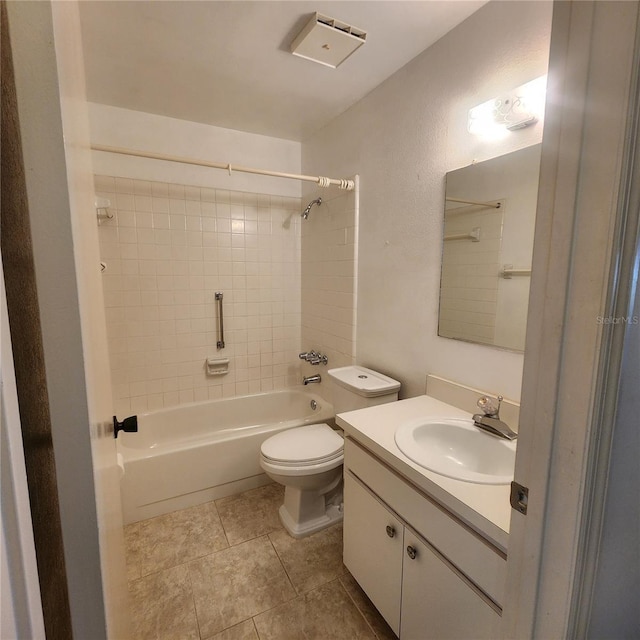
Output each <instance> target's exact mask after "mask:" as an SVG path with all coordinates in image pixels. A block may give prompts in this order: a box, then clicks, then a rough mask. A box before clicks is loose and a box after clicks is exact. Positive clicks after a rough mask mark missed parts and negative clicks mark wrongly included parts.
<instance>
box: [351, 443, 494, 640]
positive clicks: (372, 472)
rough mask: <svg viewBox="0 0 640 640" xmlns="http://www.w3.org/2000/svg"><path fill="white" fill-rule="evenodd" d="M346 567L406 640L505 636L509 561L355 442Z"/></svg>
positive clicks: (490, 639)
mask: <svg viewBox="0 0 640 640" xmlns="http://www.w3.org/2000/svg"><path fill="white" fill-rule="evenodd" d="M344 503H345V515H344V563H345V565H346V566H347V568H348V569H349V571H350V572H351V573H352V574H353V576H354V577H355V578H356V580H357V581H358V583H359V584H360V586H361V587H362V588H363V589H364V590H365V592H366V593H367V595H368V596H369V598H370V599H371V600H372V602H373V603H374V605H375V606H376V608H377V609H378V610H379V611H380V613H381V614H382V615H383V617H384V618H385V619H386V620H387V622H388V623H389V625H390V626H391V628H392V629H393V631H394V632H395V633H396V634H397V635H398V636H399V637H400V638H401V640H429V639H433V640H448V639H451V640H453V639H460V640H468V639H469V638H474V640H481V639H483V638H486V639H488V640H493V639H495V638H497V637H499V636H500V622H501V609H500V603H501V602H502V598H503V589H504V579H505V568H506V567H505V564H506V563H505V560H506V557H505V555H504V554H503V553H501V552H500V551H499V550H498V549H496V548H494V547H492V545H491V544H490V543H488V542H487V541H486V540H484V539H482V538H481V537H480V536H479V535H478V534H476V533H475V532H473V531H471V530H469V529H468V528H466V527H465V526H464V525H463V524H462V523H461V522H460V521H458V520H457V519H455V518H454V517H453V516H452V515H451V514H449V513H448V512H447V511H446V510H444V509H443V508H441V507H440V506H439V505H437V504H436V503H434V502H433V501H432V500H430V499H429V498H428V497H427V496H426V495H425V494H424V493H422V492H420V491H418V490H417V489H415V488H414V487H413V486H412V485H411V484H410V483H408V482H406V481H405V480H404V479H403V478H402V477H400V476H399V475H398V474H397V473H395V472H394V471H393V470H392V469H390V468H389V467H388V466H386V465H385V464H384V463H383V462H381V461H380V460H378V459H377V458H376V457H375V456H373V455H372V454H371V453H370V452H368V451H367V450H366V449H365V448H363V447H361V446H360V445H359V444H358V443H356V442H355V441H354V440H352V439H351V438H347V439H346V440H345V489H344Z"/></svg>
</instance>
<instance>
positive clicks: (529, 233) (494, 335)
mask: <svg viewBox="0 0 640 640" xmlns="http://www.w3.org/2000/svg"><path fill="white" fill-rule="evenodd" d="M539 167H540V145H539V144H537V145H533V146H531V147H527V148H525V149H520V150H518V151H514V152H512V153H508V154H506V155H503V156H499V157H497V158H492V159H491V160H486V161H484V162H478V163H476V164H472V165H470V166H468V167H463V168H462V169H457V170H455V171H451V172H449V173H447V180H446V191H445V208H444V238H443V251H442V277H441V281H440V315H439V322H438V335H440V336H443V337H446V338H456V339H458V340H465V341H467V342H476V343H480V344H487V345H493V346H496V347H500V348H503V349H510V350H513V351H524V338H525V331H526V324H527V306H528V301H529V284H530V280H531V257H532V253H533V233H534V227H535V215H536V205H537V199H538V176H539Z"/></svg>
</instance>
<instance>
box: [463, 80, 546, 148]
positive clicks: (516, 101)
mask: <svg viewBox="0 0 640 640" xmlns="http://www.w3.org/2000/svg"><path fill="white" fill-rule="evenodd" d="M546 89H547V76H546V75H544V76H541V77H539V78H536V79H535V80H532V81H531V82H527V83H526V84H523V85H522V86H520V87H518V88H517V89H515V90H513V91H511V92H510V93H508V94H506V95H503V96H500V97H498V98H492V99H491V100H488V101H487V102H483V103H482V104H479V105H478V106H477V107H473V109H470V110H469V120H468V129H469V133H473V134H475V135H478V136H482V137H483V138H492V139H498V138H502V137H504V136H505V135H507V132H508V131H516V130H518V129H524V128H525V127H528V126H530V125H532V124H535V123H536V122H538V120H540V119H541V118H542V117H543V116H544V101H545V96H546Z"/></svg>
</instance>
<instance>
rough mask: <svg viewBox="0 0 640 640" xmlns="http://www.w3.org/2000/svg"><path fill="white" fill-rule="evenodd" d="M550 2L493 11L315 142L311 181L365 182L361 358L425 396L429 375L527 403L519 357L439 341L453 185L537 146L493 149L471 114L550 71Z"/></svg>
mask: <svg viewBox="0 0 640 640" xmlns="http://www.w3.org/2000/svg"><path fill="white" fill-rule="evenodd" d="M550 27H551V3H547V2H490V3H489V4H487V5H485V6H484V7H483V8H481V9H480V10H479V11H478V12H476V13H475V14H474V15H472V16H471V17H470V18H469V19H467V20H466V21H465V22H464V23H462V24H461V25H459V26H458V27H456V28H455V29H454V30H452V31H451V32H450V33H448V34H447V35H446V36H444V37H443V38H442V39H441V40H440V41H438V42H437V43H436V44H434V45H433V46H432V47H430V48H429V49H427V50H426V51H425V52H423V53H422V54H421V55H419V56H418V57H417V58H415V59H414V60H412V61H411V62H410V63H409V64H407V65H406V66H405V67H403V68H402V69H400V70H399V71H398V72H397V73H395V74H394V75H393V76H392V77H391V78H389V79H388V80H387V81H386V82H384V83H383V84H382V85H380V86H379V87H378V88H376V89H375V90H374V91H372V92H371V93H370V94H369V95H368V96H366V97H365V98H364V99H363V100H361V101H360V102H359V103H357V104H356V105H354V106H353V107H352V108H351V109H349V110H348V111H346V112H345V113H344V114H342V115H341V116H340V117H338V118H336V119H335V120H334V121H332V122H331V123H329V124H328V125H327V126H326V127H325V128H323V129H322V130H321V131H319V132H318V133H317V134H316V135H314V136H312V137H311V138H309V139H308V140H305V141H304V143H303V148H302V157H303V162H302V166H303V171H304V172H305V173H315V172H317V171H318V170H319V169H320V167H322V171H323V172H325V173H328V174H330V175H353V174H356V173H357V174H359V175H360V207H359V211H360V214H359V215H360V218H359V220H360V221H359V224H360V231H359V240H358V243H359V244H358V250H359V268H358V321H357V360H358V362H359V363H361V364H364V365H366V366H370V367H372V368H374V369H378V370H381V371H383V372H385V373H388V374H389V375H392V377H394V378H397V379H398V380H400V381H401V382H402V383H403V389H402V395H403V396H404V397H407V396H413V395H417V394H421V393H424V388H425V374H426V373H427V372H432V373H436V374H439V375H442V376H444V377H448V378H452V379H454V380H457V381H459V382H462V383H465V384H468V385H470V386H474V387H479V388H482V389H487V390H490V391H494V392H496V393H502V394H503V395H505V396H507V397H510V398H514V399H518V398H519V397H520V385H521V376H522V361H523V357H522V355H521V354H516V353H510V352H506V351H499V350H497V349H494V348H492V347H486V346H479V345H472V344H467V343H463V342H458V341H455V340H449V339H445V338H439V337H437V318H438V292H439V281H440V258H441V235H442V219H443V214H442V212H443V201H444V176H445V174H446V172H447V171H449V170H451V169H455V168H459V167H461V166H465V165H468V164H470V163H471V162H472V161H473V160H474V159H475V160H484V159H487V158H490V157H495V156H497V155H501V154H504V153H507V152H509V151H513V150H515V149H518V148H522V147H526V146H529V145H532V144H535V143H537V142H540V140H541V136H542V123H537V124H536V125H534V126H532V127H529V128H527V129H524V130H521V131H517V132H513V133H512V135H510V136H509V137H508V138H505V139H504V140H502V141H500V142H498V143H488V142H486V141H482V140H480V139H478V138H474V137H472V136H471V134H469V133H468V132H467V113H468V110H469V109H470V108H472V107H474V106H476V105H478V104H480V103H482V102H485V101H486V100H488V99H490V98H492V97H496V96H499V95H501V94H502V93H504V92H505V91H509V90H511V89H514V88H516V87H518V86H520V85H522V84H524V83H525V82H528V81H530V80H533V79H534V78H536V77H539V76H541V75H543V74H544V73H546V71H547V64H548V49H549V34H550Z"/></svg>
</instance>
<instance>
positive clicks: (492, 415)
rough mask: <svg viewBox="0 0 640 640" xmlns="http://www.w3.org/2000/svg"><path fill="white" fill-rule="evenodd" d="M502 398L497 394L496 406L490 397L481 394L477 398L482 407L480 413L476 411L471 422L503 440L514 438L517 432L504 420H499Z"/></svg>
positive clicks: (479, 405)
mask: <svg viewBox="0 0 640 640" xmlns="http://www.w3.org/2000/svg"><path fill="white" fill-rule="evenodd" d="M503 400H504V398H503V397H502V396H498V406H496V405H495V404H494V402H493V399H492V398H489V397H488V396H482V397H481V398H479V399H478V402H477V405H478V407H480V409H482V413H476V414H475V415H474V416H473V423H474V424H475V425H476V427H478V428H479V429H482V430H483V431H486V432H487V433H490V434H492V435H494V436H498V438H504V439H505V440H515V439H516V438H517V437H518V434H517V433H516V432H515V431H513V430H512V429H511V428H510V427H509V426H508V425H507V424H506V423H505V422H503V421H502V420H500V405H501V404H502V401H503Z"/></svg>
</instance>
